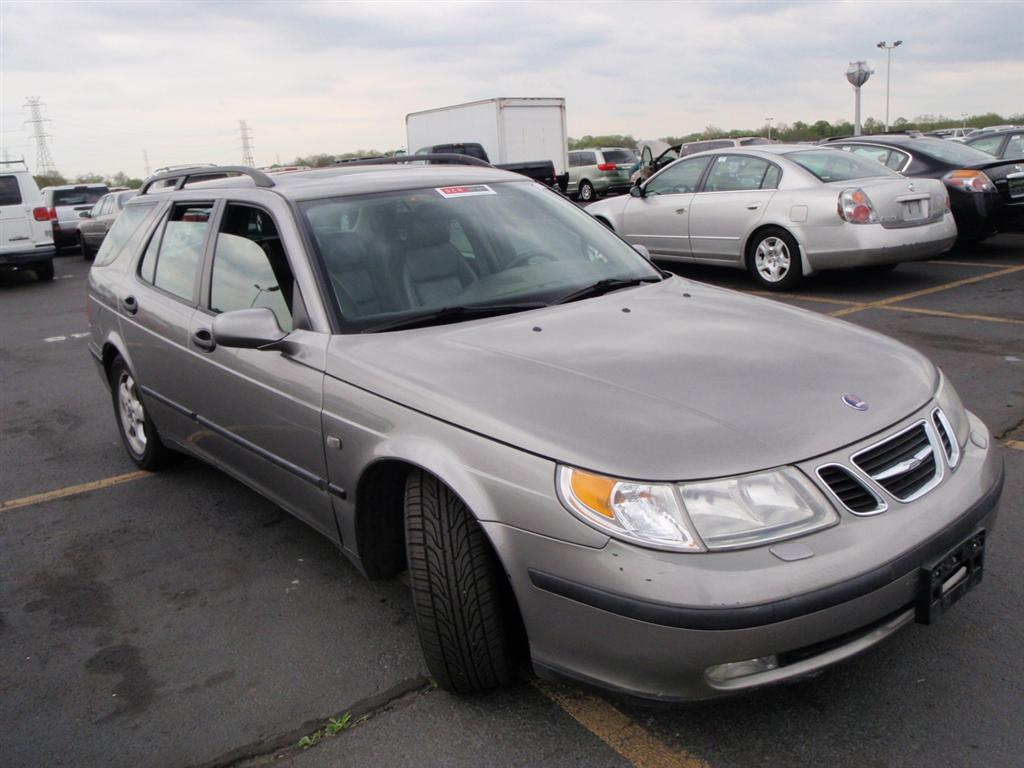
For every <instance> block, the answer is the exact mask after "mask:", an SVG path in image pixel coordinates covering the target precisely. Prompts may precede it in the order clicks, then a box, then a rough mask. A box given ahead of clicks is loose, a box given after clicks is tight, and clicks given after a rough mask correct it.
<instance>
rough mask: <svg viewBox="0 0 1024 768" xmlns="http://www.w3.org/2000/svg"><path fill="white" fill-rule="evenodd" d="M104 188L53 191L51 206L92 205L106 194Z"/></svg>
mask: <svg viewBox="0 0 1024 768" xmlns="http://www.w3.org/2000/svg"><path fill="white" fill-rule="evenodd" d="M109 191H110V190H108V189H107V188H106V187H87V188H85V189H55V190H54V191H53V206H54V207H55V208H56V207H57V206H59V205H92V204H93V203H95V202H96V201H97V200H99V199H100V198H101V197H103V196H104V195H105V194H107V192H109Z"/></svg>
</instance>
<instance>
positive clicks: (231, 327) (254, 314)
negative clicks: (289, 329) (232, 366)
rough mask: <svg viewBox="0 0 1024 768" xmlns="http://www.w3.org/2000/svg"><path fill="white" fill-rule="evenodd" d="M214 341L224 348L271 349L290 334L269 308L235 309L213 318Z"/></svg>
mask: <svg viewBox="0 0 1024 768" xmlns="http://www.w3.org/2000/svg"><path fill="white" fill-rule="evenodd" d="M212 331H213V340H214V341H215V342H216V343H217V344H218V345H220V346H222V347H235V348H236V349H271V348H272V347H273V346H274V345H275V344H277V342H279V341H281V340H282V339H283V338H284V337H285V336H287V335H288V334H287V333H285V332H284V331H282V330H281V326H280V325H278V322H277V315H275V314H274V311H273V310H271V309H268V308H267V307H257V308H255V309H235V310H232V311H230V312H222V313H221V314H219V315H217V316H216V317H215V318H213V328H212Z"/></svg>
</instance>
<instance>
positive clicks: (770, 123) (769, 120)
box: [765, 117, 775, 142]
mask: <svg viewBox="0 0 1024 768" xmlns="http://www.w3.org/2000/svg"><path fill="white" fill-rule="evenodd" d="M765 122H766V123H768V141H769V142H770V141H771V140H772V123H773V122H775V118H774V117H766V118H765Z"/></svg>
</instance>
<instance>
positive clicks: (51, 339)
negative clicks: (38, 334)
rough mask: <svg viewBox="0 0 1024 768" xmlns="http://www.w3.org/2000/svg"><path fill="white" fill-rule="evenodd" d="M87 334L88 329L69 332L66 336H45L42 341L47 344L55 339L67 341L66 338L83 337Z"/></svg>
mask: <svg viewBox="0 0 1024 768" xmlns="http://www.w3.org/2000/svg"><path fill="white" fill-rule="evenodd" d="M88 335H89V332H88V331H81V332H79V333H69V334H67V335H66V336H47V337H46V338H45V339H43V341H45V342H47V343H48V344H52V343H53V342H55V341H67V340H68V339H84V338H86V337H87V336H88Z"/></svg>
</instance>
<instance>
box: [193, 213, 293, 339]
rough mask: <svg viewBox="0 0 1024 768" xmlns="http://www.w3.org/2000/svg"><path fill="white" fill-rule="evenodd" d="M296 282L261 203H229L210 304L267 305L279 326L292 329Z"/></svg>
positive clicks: (220, 307)
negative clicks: (248, 204)
mask: <svg viewBox="0 0 1024 768" xmlns="http://www.w3.org/2000/svg"><path fill="white" fill-rule="evenodd" d="M294 285H295V281H294V278H293V277H292V271H291V268H290V267H289V266H288V259H287V258H286V257H285V253H284V248H283V247H282V245H281V238H280V237H279V236H278V233H277V228H276V227H275V226H274V222H273V220H272V219H271V218H270V215H269V214H268V213H266V212H265V211H262V210H260V209H259V208H250V207H249V206H245V205H228V207H227V210H226V211H225V213H224V223H223V225H222V226H221V231H220V232H218V233H217V246H216V250H215V251H214V255H213V277H212V280H211V284H210V309H211V310H213V311H214V312H228V311H230V310H233V309H250V308H252V307H267V308H268V309H270V310H272V311H273V313H274V314H275V315H276V316H277V322H278V324H279V325H280V326H281V329H282V330H285V331H291V330H292V327H293V323H292V311H291V309H290V307H291V305H292V296H293V291H294Z"/></svg>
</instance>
